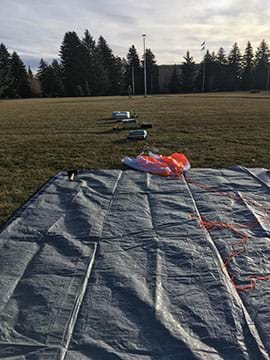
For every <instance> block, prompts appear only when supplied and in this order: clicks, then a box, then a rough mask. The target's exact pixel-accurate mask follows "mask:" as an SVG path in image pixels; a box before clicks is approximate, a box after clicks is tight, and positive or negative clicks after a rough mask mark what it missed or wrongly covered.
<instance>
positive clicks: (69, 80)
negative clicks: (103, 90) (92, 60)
mask: <svg viewBox="0 0 270 360" xmlns="http://www.w3.org/2000/svg"><path fill="white" fill-rule="evenodd" d="M60 58H61V63H62V67H63V83H64V87H65V93H66V95H67V96H79V95H80V96H81V95H84V92H83V88H84V86H85V80H86V79H87V76H88V68H87V59H88V54H87V50H86V48H85V46H84V45H83V44H82V42H81V40H80V39H79V37H78V35H77V34H76V32H75V31H72V32H67V33H66V34H65V35H64V39H63V42H62V44H61V48H60Z"/></svg>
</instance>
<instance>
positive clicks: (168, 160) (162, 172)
mask: <svg viewBox="0 0 270 360" xmlns="http://www.w3.org/2000/svg"><path fill="white" fill-rule="evenodd" d="M147 150H148V151H149V150H150V151H149V154H148V155H145V152H146V151H147ZM156 150H157V149H154V148H153V149H151V146H150V145H149V144H147V145H146V146H145V148H144V149H143V152H142V153H141V154H140V155H139V156H137V157H136V158H130V157H125V158H124V159H123V163H124V164H126V165H127V166H129V167H131V168H133V169H136V170H140V171H145V172H148V173H152V174H155V175H159V176H165V177H167V178H170V179H180V178H181V176H182V175H183V174H184V175H183V176H184V178H185V180H186V182H187V183H188V184H191V185H193V186H196V187H198V188H200V189H202V190H205V191H208V192H211V193H214V194H216V195H218V196H224V197H227V198H229V199H231V200H234V201H242V200H244V201H245V202H246V203H247V204H248V205H252V206H253V207H254V208H257V209H260V211H262V212H263V215H261V217H262V218H263V219H264V220H265V221H268V222H269V223H270V217H269V214H268V212H269V209H270V207H264V206H263V205H261V204H258V203H257V202H256V201H254V200H252V199H249V198H247V197H241V196H240V195H237V194H229V193H226V192H224V191H219V190H218V189H216V188H213V187H210V186H207V185H204V184H201V183H199V182H197V181H194V180H191V179H190V178H189V177H188V176H187V175H186V172H187V170H189V168H190V163H189V160H188V159H187V158H186V156H185V155H184V154H180V153H174V154H171V155H169V156H162V155H160V154H158V151H156ZM197 220H198V221H199V223H200V225H201V226H203V227H204V228H205V229H206V230H208V231H211V230H222V229H227V230H229V231H231V232H232V233H233V234H234V235H235V236H237V237H238V238H239V240H238V241H236V242H234V243H233V244H232V245H231V251H230V252H229V255H228V256H227V258H226V259H225V261H224V264H223V266H222V272H223V273H224V274H225V275H228V276H229V279H230V281H231V283H232V285H233V286H234V287H235V288H236V289H237V290H239V291H247V290H251V289H254V288H255V286H256V282H257V281H266V280H270V275H250V276H248V278H247V281H248V284H247V285H238V284H236V283H235V281H234V278H235V276H234V275H233V274H231V272H230V269H229V268H230V263H231V261H232V259H233V258H234V257H236V256H239V255H242V254H244V253H246V252H247V245H248V240H249V237H248V236H247V235H246V234H245V233H244V232H243V230H244V229H249V230H252V229H254V228H255V227H256V225H257V222H256V220H254V221H253V222H249V223H248V224H247V225H240V224H229V223H225V222H221V221H209V220H207V219H205V218H199V219H197Z"/></svg>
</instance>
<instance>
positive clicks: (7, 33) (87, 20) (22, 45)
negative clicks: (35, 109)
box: [0, 0, 270, 67]
mask: <svg viewBox="0 0 270 360" xmlns="http://www.w3.org/2000/svg"><path fill="white" fill-rule="evenodd" d="M269 16H270V2H269V1H268V0H249V1H246V0H219V1H216V0H200V1H198V0H189V1H188V2H186V1H184V0H170V1H169V2H168V1H166V0H148V1H146V2H139V1H134V0H125V1H123V0H98V1H94V0H66V1H61V0H60V1H58V2H56V1H55V0H47V1H46V2H41V1H39V0H12V1H10V0H1V11H0V34H1V35H0V36H1V38H0V42H3V43H4V44H5V45H7V46H8V48H9V49H11V50H16V51H17V52H18V53H19V54H20V55H21V56H22V57H23V59H24V61H25V62H26V63H27V65H28V64H31V65H32V66H34V67H37V65H38V63H39V60H40V58H41V57H43V58H44V59H45V60H47V61H51V60H52V59H53V58H57V57H58V53H59V48H60V44H61V42H62V39H63V35H64V33H65V32H66V31H70V30H74V31H76V32H77V33H78V35H79V36H82V35H83V33H84V31H85V29H86V28H88V29H89V31H90V32H91V34H92V35H93V37H94V38H96V39H97V38H98V37H99V35H103V36H104V37H105V38H106V40H107V41H108V43H109V44H110V46H111V47H112V49H113V51H114V53H115V54H116V55H119V56H121V57H123V56H126V54H127V51H128V49H129V47H130V46H131V45H132V44H134V45H135V46H136V48H137V50H138V52H139V54H140V55H141V54H142V47H143V46H142V36H141V35H142V34H143V33H146V34H147V37H146V43H147V47H150V48H151V49H152V51H153V52H154V53H155V55H156V58H157V61H158V63H160V64H162V63H163V64H164V63H168V64H174V63H180V62H181V61H182V60H183V56H184V55H185V53H186V50H187V49H189V50H190V51H191V54H192V55H193V57H194V58H195V59H196V60H197V61H199V60H200V59H201V57H202V54H201V52H200V44H201V42H202V41H203V40H206V42H207V47H208V48H209V49H210V50H211V51H217V49H218V48H219V47H220V46H223V47H224V48H225V50H226V51H227V52H228V51H229V50H230V48H231V46H232V44H233V43H234V42H235V41H237V42H238V43H239V45H240V47H241V48H244V47H245V44H246V42H247V41H248V40H250V41H251V42H252V43H253V45H254V47H255V48H256V46H257V45H258V44H259V42H260V41H261V40H262V39H263V38H265V39H266V40H267V39H268V34H269V27H270V24H269V21H268V19H269Z"/></svg>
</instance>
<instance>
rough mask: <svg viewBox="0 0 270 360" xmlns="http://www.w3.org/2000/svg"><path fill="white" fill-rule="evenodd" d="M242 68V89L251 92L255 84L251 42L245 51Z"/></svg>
mask: <svg viewBox="0 0 270 360" xmlns="http://www.w3.org/2000/svg"><path fill="white" fill-rule="evenodd" d="M242 67H243V69H242V88H243V89H244V90H250V89H251V88H252V87H253V83H254V54H253V48H252V45H251V43H250V41H248V43H247V47H246V49H245V53H244V56H243V63H242Z"/></svg>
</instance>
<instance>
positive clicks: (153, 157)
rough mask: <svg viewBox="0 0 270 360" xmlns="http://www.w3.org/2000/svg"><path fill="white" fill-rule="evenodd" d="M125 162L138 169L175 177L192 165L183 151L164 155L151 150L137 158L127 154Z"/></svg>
mask: <svg viewBox="0 0 270 360" xmlns="http://www.w3.org/2000/svg"><path fill="white" fill-rule="evenodd" d="M123 163H124V164H125V165H127V166H129V167H131V168H133V169H136V170H140V171H145V172H149V173H151V174H155V175H160V176H166V177H170V178H173V179H175V178H178V177H179V176H180V175H181V174H182V173H183V172H184V171H188V170H189V169H190V167H191V166H190V163H189V161H188V159H187V158H186V156H185V155H184V154H181V153H173V154H171V155H169V156H163V155H158V154H153V153H151V152H150V153H149V155H139V156H137V157H136V158H131V157H128V156H126V157H125V158H124V159H123Z"/></svg>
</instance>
